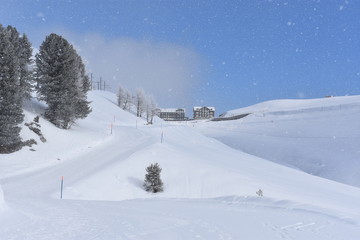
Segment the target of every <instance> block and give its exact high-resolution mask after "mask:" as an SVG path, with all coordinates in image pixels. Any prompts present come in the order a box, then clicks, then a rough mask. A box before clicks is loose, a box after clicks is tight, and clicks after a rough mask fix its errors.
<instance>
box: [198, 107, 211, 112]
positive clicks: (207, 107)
mask: <svg viewBox="0 0 360 240" xmlns="http://www.w3.org/2000/svg"><path fill="white" fill-rule="evenodd" d="M201 108H207V109H209V110H210V111H214V112H215V108H214V107H205V106H204V107H194V111H198V110H200V109H201Z"/></svg>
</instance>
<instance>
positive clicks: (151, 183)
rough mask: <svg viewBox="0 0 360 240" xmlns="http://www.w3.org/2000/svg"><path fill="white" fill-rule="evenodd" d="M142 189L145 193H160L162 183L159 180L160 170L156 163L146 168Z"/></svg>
mask: <svg viewBox="0 0 360 240" xmlns="http://www.w3.org/2000/svg"><path fill="white" fill-rule="evenodd" d="M146 172H147V173H146V174H145V180H144V188H145V190H146V191H147V192H153V193H157V192H162V191H163V190H164V189H163V182H162V181H161V178H160V173H161V168H160V166H159V164H158V163H155V164H151V165H150V166H148V167H147V168H146Z"/></svg>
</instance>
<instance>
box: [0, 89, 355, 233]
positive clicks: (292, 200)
mask: <svg viewBox="0 0 360 240" xmlns="http://www.w3.org/2000/svg"><path fill="white" fill-rule="evenodd" d="M89 97H90V100H91V101H92V108H93V112H92V113H91V114H90V116H89V117H88V118H87V119H85V120H82V121H79V123H78V124H77V125H76V126H74V127H73V128H72V129H71V130H70V131H63V130H60V129H57V128H55V127H53V126H52V125H51V124H50V123H48V122H47V121H45V120H44V119H42V118H40V124H41V129H42V131H43V133H44V135H45V137H46V138H47V140H48V142H46V143H40V142H39V141H38V142H39V144H38V145H36V146H33V147H32V148H33V149H34V150H35V151H30V149H29V148H24V149H22V150H21V151H19V152H17V153H15V154H10V155H3V156H1V157H2V159H1V161H0V165H1V168H0V172H1V174H2V175H1V178H0V184H1V185H2V187H3V191H4V197H5V199H6V205H7V206H8V210H7V211H3V212H2V213H1V214H0V225H1V226H2V228H0V239H19V240H20V239H21V240H23V239H28V240H35V239H36V240H38V239H70V240H71V239H74V240H75V239H76V240H82V239H104V240H107V239H157V240H161V239H207V240H208V239H255V240H257V239H309V240H315V239H316V240H318V239H340V240H342V239H344V240H345V239H358V238H359V237H360V227H359V226H360V209H359V204H358V203H359V202H360V190H359V188H356V187H352V186H349V185H344V184H341V183H338V182H334V181H330V180H327V179H323V178H320V177H316V176H312V175H309V174H307V173H304V172H301V171H299V170H296V169H293V168H288V167H285V166H283V165H279V164H276V163H273V162H270V161H267V160H265V159H262V158H259V157H255V156H253V155H249V154H247V153H244V152H241V151H239V150H235V149H233V148H230V147H229V146H227V145H225V144H223V143H222V142H220V141H218V140H215V139H213V138H209V137H205V136H204V135H203V134H200V133H198V132H196V131H194V129H197V130H201V131H203V132H204V133H205V134H206V135H210V133H212V134H213V133H219V132H220V129H223V131H224V134H223V136H226V135H228V136H229V137H231V138H232V137H234V138H233V140H234V142H235V141H238V139H237V138H236V135H235V134H233V133H236V130H237V129H236V127H237V125H220V124H219V125H210V124H212V123H206V124H209V125H206V124H205V123H203V124H200V123H199V124H194V127H193V125H190V126H179V125H178V126H173V125H171V124H167V123H163V122H162V121H161V120H159V119H158V120H157V124H155V125H153V126H151V125H145V122H144V121H142V120H139V119H138V118H136V117H134V116H133V115H131V114H129V113H127V112H123V111H122V110H120V109H119V108H118V107H117V106H116V96H115V95H114V94H111V93H107V92H98V91H95V92H91V93H90V95H89ZM33 105H34V104H33ZM33 109H38V110H31V109H30V110H29V109H28V110H27V112H26V115H27V117H26V118H27V119H28V120H32V119H33V117H34V116H36V115H37V114H38V112H41V104H38V103H35V105H34V106H33ZM276 116H278V115H276ZM305 117H307V118H310V119H312V117H311V116H310V115H306V116H305ZM315 119H316V117H315ZM288 120H289V122H292V121H295V122H296V119H294V118H289V119H288ZM233 122H235V121H233ZM242 122H243V121H242ZM270 122H271V121H270ZM224 123H226V122H224ZM226 124H229V123H226ZM259 124H260V123H259ZM261 124H263V123H261ZM261 124H260V126H261ZM111 126H112V133H111ZM249 126H251V123H250V124H249ZM258 126H259V125H258ZM258 126H256V127H258ZM292 126H293V124H290V125H289V131H290V130H291V128H290V127H292ZM256 127H254V129H257V128H256ZM266 129H267V128H263V130H266ZM251 130H252V131H255V130H253V129H251ZM310 133H311V131H310ZM350 133H351V132H349V134H350ZM267 134H269V133H267ZM347 134H348V133H347ZM161 135H163V142H162V143H161ZM36 137H37V136H36V135H34V134H33V133H32V132H30V131H27V130H24V131H23V138H25V139H28V138H36ZM217 137H218V135H217ZM279 138H282V137H281V136H280V137H279ZM36 140H38V139H36ZM220 140H223V139H220ZM234 142H233V143H234ZM274 149H275V148H274ZM153 162H158V163H159V164H160V166H161V167H162V169H163V171H162V174H161V176H162V180H163V182H164V189H165V191H164V192H163V193H159V194H151V193H147V192H145V191H144V190H143V189H142V183H143V180H144V176H145V168H146V167H147V166H148V165H149V164H150V163H153ZM61 176H64V177H65V178H64V184H65V185H64V186H65V188H64V193H63V197H64V199H62V200H60V199H59V197H60V196H59V194H60V189H59V187H60V177H61ZM259 188H261V189H262V190H263V191H264V197H258V196H257V195H256V193H255V192H256V191H257V190H259ZM0 197H1V195H0Z"/></svg>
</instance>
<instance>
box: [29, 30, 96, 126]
mask: <svg viewBox="0 0 360 240" xmlns="http://www.w3.org/2000/svg"><path fill="white" fill-rule="evenodd" d="M36 67H37V71H36V80H37V91H38V93H39V96H40V99H41V100H44V101H45V102H46V103H47V105H48V108H47V109H46V111H45V117H46V118H47V119H49V121H51V122H52V123H54V124H55V125H56V126H58V127H60V128H64V129H69V128H70V127H71V126H72V124H73V123H74V122H75V121H76V120H77V119H79V118H85V117H86V116H87V115H88V114H89V113H90V112H91V109H90V106H89V104H90V102H88V101H87V99H86V94H87V92H88V91H89V90H90V81H89V77H88V76H87V75H86V74H85V67H84V64H83V63H82V60H81V57H80V56H79V55H78V54H77V53H76V51H75V49H74V48H73V46H72V45H71V44H70V43H69V42H68V41H67V40H66V39H64V38H63V37H62V36H59V35H56V34H54V33H52V34H50V35H49V36H47V37H46V39H45V41H44V42H43V43H42V44H41V46H40V51H39V53H38V54H37V55H36Z"/></svg>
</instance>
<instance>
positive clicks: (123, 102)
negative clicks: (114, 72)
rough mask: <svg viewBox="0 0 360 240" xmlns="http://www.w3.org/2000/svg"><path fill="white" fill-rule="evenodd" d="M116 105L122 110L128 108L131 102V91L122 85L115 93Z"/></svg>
mask: <svg viewBox="0 0 360 240" xmlns="http://www.w3.org/2000/svg"><path fill="white" fill-rule="evenodd" d="M117 100H118V106H119V107H120V108H122V109H123V110H130V107H131V103H132V95H131V93H130V92H129V91H128V90H126V89H125V88H123V87H121V86H120V87H119V90H118V93H117Z"/></svg>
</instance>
